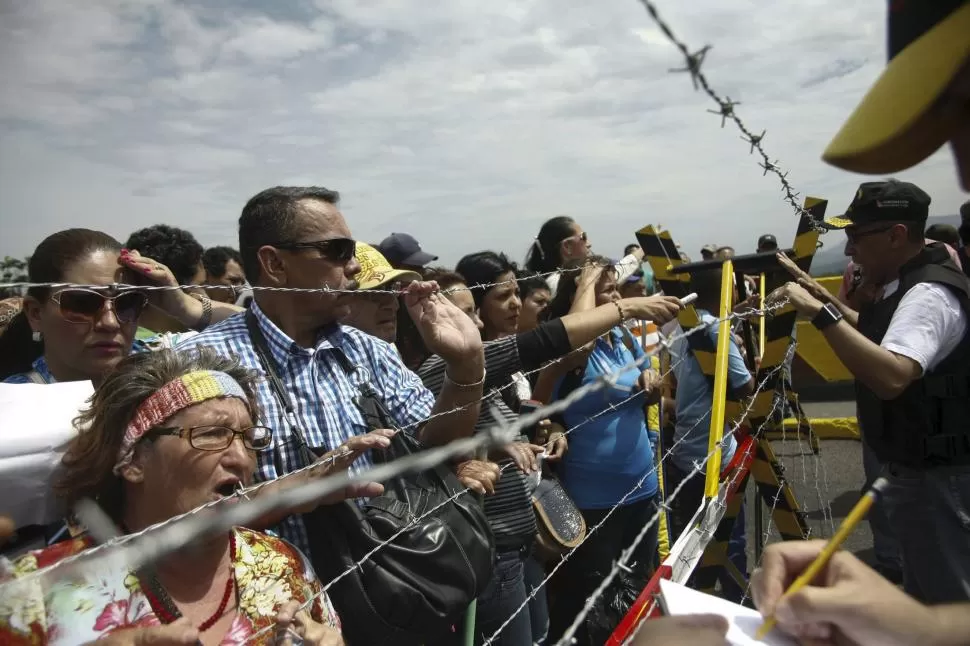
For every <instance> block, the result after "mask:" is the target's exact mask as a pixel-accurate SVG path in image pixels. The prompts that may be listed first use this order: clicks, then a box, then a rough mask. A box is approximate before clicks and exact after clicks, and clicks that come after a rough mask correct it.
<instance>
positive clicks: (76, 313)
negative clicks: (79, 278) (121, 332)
mask: <svg viewBox="0 0 970 646" xmlns="http://www.w3.org/2000/svg"><path fill="white" fill-rule="evenodd" d="M51 300H52V301H53V302H54V303H56V304H57V307H58V311H59V312H60V315H61V316H62V317H63V318H64V320H66V321H70V322H71V323H93V322H94V321H96V320H97V319H98V318H100V317H101V315H102V314H103V313H104V310H105V308H106V307H110V308H111V310H112V311H113V312H114V314H115V316H116V317H118V321H119V322H120V323H134V322H135V321H137V320H138V317H139V316H141V313H142V310H144V309H145V305H147V304H148V296H146V295H145V293H144V292H139V291H126V292H122V293H120V294H116V295H114V296H108V295H106V294H102V293H101V292H96V291H94V290H91V289H76V288H68V289H62V290H61V291H59V292H57V293H55V294H53V295H52V296H51Z"/></svg>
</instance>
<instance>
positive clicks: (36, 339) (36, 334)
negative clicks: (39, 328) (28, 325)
mask: <svg viewBox="0 0 970 646" xmlns="http://www.w3.org/2000/svg"><path fill="white" fill-rule="evenodd" d="M30 338H31V339H33V340H34V343H40V342H41V340H42V339H43V338H44V337H43V336H42V335H41V333H40V332H34V333H33V334H31V335H30Z"/></svg>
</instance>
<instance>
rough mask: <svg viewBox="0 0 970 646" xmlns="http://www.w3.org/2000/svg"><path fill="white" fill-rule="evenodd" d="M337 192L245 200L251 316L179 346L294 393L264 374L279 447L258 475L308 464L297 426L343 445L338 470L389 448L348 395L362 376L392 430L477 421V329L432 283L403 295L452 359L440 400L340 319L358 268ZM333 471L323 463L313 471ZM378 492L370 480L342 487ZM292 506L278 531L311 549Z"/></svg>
mask: <svg viewBox="0 0 970 646" xmlns="http://www.w3.org/2000/svg"><path fill="white" fill-rule="evenodd" d="M339 198H340V196H339V194H338V193H337V192H336V191H331V190H328V189H325V188H319V187H275V188H270V189H267V190H265V191H262V192H261V193H259V194H257V195H256V196H254V197H253V198H251V199H250V200H249V202H248V203H247V204H246V206H245V207H243V210H242V215H241V216H240V218H239V250H240V253H241V255H242V262H243V270H244V271H245V273H246V279H247V280H248V281H249V283H250V284H251V285H252V286H253V289H254V298H253V303H252V305H251V306H250V309H249V310H248V311H247V313H245V314H239V315H237V316H234V317H232V318H230V319H228V320H226V321H223V322H222V323H220V324H217V325H213V326H211V327H209V328H207V329H206V330H205V331H204V332H203V333H201V334H199V335H197V336H196V337H194V338H192V339H190V340H189V341H187V342H186V343H184V344H181V345H180V346H179V349H180V350H183V349H185V350H191V349H193V348H198V347H203V346H207V347H210V348H213V349H215V350H216V351H218V352H220V353H224V354H226V355H234V356H236V357H238V358H239V360H240V361H241V362H242V363H243V364H244V365H245V366H246V367H248V368H251V369H254V370H256V371H258V372H259V373H261V374H263V375H269V374H270V371H272V372H275V373H276V376H277V377H278V378H279V382H280V383H281V386H282V388H283V389H284V390H285V392H286V393H287V394H288V398H289V399H290V400H291V401H293V402H296V405H294V406H292V407H290V406H289V405H288V404H287V402H285V401H281V397H279V396H278V394H277V393H276V392H275V391H274V389H273V387H272V385H271V381H270V379H263V380H261V381H260V383H259V385H258V388H257V396H258V399H259V404H260V408H261V409H262V423H263V424H265V425H267V426H269V427H271V428H273V430H274V445H273V448H272V449H270V450H269V451H265V452H263V453H262V454H260V457H259V468H258V469H257V475H256V477H257V479H258V480H272V479H274V478H276V477H278V476H281V475H283V474H285V473H288V472H291V471H294V470H296V469H299V468H301V467H303V466H304V465H305V464H306V456H305V453H304V452H303V450H302V448H301V444H300V439H299V438H298V437H297V433H298V431H300V432H302V435H303V437H304V438H305V441H306V443H307V444H308V445H309V446H310V447H313V448H314V449H315V450H320V451H326V450H329V453H328V455H335V454H337V453H340V454H345V453H347V452H348V451H349V457H346V456H345V457H344V458H343V459H341V460H340V463H341V466H342V467H343V468H346V466H347V465H349V464H350V463H351V462H353V465H352V467H351V468H353V469H355V470H360V469H362V468H366V467H367V466H369V465H370V463H371V456H370V455H369V453H368V452H369V451H370V450H371V449H383V448H385V447H387V446H388V445H389V440H388V437H387V432H386V431H383V432H382V431H374V432H369V431H370V428H369V426H368V424H367V423H366V422H365V419H364V416H363V414H362V413H361V411H360V409H359V408H358V407H357V405H356V404H355V402H356V401H358V399H359V387H358V382H359V381H360V380H367V381H369V382H370V385H371V386H372V387H373V388H374V389H375V390H376V391H377V396H378V397H379V398H380V399H381V400H382V402H383V403H384V405H385V407H386V408H387V409H388V413H389V414H390V416H391V417H392V418H393V419H394V421H395V422H396V424H397V426H398V427H407V428H409V429H410V430H409V431H408V432H411V433H414V434H415V436H416V437H417V438H418V439H419V440H420V441H421V442H422V443H423V444H424V445H427V446H434V445H441V444H445V443H447V442H449V441H451V440H453V439H456V438H460V437H466V436H470V435H471V434H472V432H473V430H474V427H475V421H476V420H477V418H478V413H479V406H480V404H479V401H480V399H481V397H482V385H483V383H484V370H485V368H484V357H483V354H482V341H481V336H480V335H479V333H478V329H477V328H476V327H475V325H474V324H473V323H472V322H471V320H470V319H469V318H468V317H467V316H465V314H464V313H463V312H462V311H461V310H460V309H458V308H457V307H455V306H454V305H452V304H451V303H450V301H448V299H447V298H445V297H444V296H442V295H440V294H438V293H437V292H436V286H435V285H434V283H424V282H412V283H411V284H410V285H408V287H407V288H406V289H405V290H404V292H403V297H404V303H405V305H406V306H407V307H408V309H409V311H410V313H411V315H412V317H413V318H414V321H415V324H416V326H417V327H418V329H419V331H420V332H421V334H422V337H423V339H424V341H425V343H426V344H427V346H428V348H429V350H430V351H431V352H433V353H435V354H439V355H441V356H442V357H444V358H445V359H446V361H447V364H448V368H447V379H446V386H445V388H444V389H443V390H442V392H441V394H440V395H439V396H438V398H437V400H436V399H435V398H434V396H433V395H432V394H431V392H430V391H428V390H427V389H426V388H425V387H424V386H423V385H422V383H421V380H420V379H419V378H418V377H417V375H415V374H414V373H413V372H411V371H410V370H408V369H407V368H406V367H405V366H404V364H403V363H402V361H401V359H400V357H399V355H398V354H397V352H396V351H395V350H394V348H393V346H391V345H390V344H388V343H386V342H384V341H381V340H380V339H377V338H375V337H372V336H370V335H368V334H365V333H364V332H361V331H360V330H357V329H355V328H352V327H347V326H343V325H341V324H340V321H341V320H342V319H343V318H344V317H346V316H347V314H348V313H349V306H350V304H351V303H352V302H353V299H354V298H355V297H356V294H355V292H354V290H355V289H356V288H357V283H356V281H355V277H356V276H357V275H358V273H359V272H360V269H361V266H360V263H359V262H358V261H357V259H356V258H355V250H356V247H357V243H356V242H355V241H354V239H353V238H352V237H351V234H350V229H349V228H348V226H347V223H346V221H345V220H344V217H343V215H342V214H341V212H340V210H339V208H338V202H339ZM257 346H260V348H261V349H262V350H263V351H262V352H261V353H257ZM347 366H349V367H351V368H352V370H347ZM351 373H352V374H351ZM429 418H431V419H429ZM287 429H292V430H289V431H288V430H287ZM332 470H333V469H328V468H321V469H319V470H318V471H316V472H315V475H320V476H324V475H327V474H328V472H331V471H332ZM377 492H379V489H377V490H375V489H373V488H372V487H369V488H365V490H364V491H363V492H361V491H355V492H348V495H349V496H350V497H354V496H357V495H375V494H376V493H377ZM290 511H291V510H280V511H279V514H278V515H277V518H276V519H275V520H278V521H282V522H281V523H280V525H279V530H280V532H281V533H282V535H283V536H284V537H285V538H287V539H288V540H290V541H291V542H292V543H294V544H295V545H296V546H297V547H299V548H300V549H301V550H303V551H304V552H305V553H307V554H309V553H311V552H312V546H311V545H310V544H309V541H308V537H307V532H306V526H305V525H304V523H303V520H302V519H301V518H300V517H299V516H293V515H289V513H290ZM301 511H302V512H304V513H305V512H306V511H307V510H301ZM275 520H274V522H275Z"/></svg>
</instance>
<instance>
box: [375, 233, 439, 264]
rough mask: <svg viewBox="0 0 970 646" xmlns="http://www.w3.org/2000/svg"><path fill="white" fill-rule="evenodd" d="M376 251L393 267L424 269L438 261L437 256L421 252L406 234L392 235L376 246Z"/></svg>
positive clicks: (410, 236)
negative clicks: (430, 263) (406, 266)
mask: <svg viewBox="0 0 970 646" xmlns="http://www.w3.org/2000/svg"><path fill="white" fill-rule="evenodd" d="M377 250H378V251H380V252H381V254H382V255H383V256H384V257H385V258H387V260H388V262H390V263H391V265H393V266H394V267H400V266H401V265H408V266H409V267H424V266H425V265H427V264H428V263H429V262H434V261H435V260H437V259H438V256H432V255H431V254H430V253H426V252H424V251H422V249H421V245H419V244H418V241H417V240H415V239H414V236H412V235H410V234H407V233H392V234H391V235H389V236H387V237H386V238H384V240H382V241H381V243H380V244H379V245H377Z"/></svg>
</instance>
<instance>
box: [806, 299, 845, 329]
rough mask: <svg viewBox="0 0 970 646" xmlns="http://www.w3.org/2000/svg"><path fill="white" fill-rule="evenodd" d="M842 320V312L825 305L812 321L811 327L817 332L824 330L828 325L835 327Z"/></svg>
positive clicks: (834, 307)
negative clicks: (817, 330)
mask: <svg viewBox="0 0 970 646" xmlns="http://www.w3.org/2000/svg"><path fill="white" fill-rule="evenodd" d="M841 320H842V312H840V311H839V308H837V307H836V306H835V305H832V303H826V304H825V305H823V306H822V309H820V310H819V311H818V314H816V315H815V318H813V319H812V325H814V326H815V327H816V328H817V329H819V330H824V329H825V328H827V327H828V326H830V325H835V324H836V323H838V322H839V321H841Z"/></svg>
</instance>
